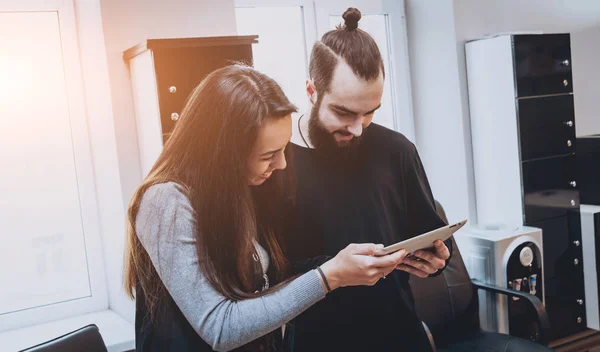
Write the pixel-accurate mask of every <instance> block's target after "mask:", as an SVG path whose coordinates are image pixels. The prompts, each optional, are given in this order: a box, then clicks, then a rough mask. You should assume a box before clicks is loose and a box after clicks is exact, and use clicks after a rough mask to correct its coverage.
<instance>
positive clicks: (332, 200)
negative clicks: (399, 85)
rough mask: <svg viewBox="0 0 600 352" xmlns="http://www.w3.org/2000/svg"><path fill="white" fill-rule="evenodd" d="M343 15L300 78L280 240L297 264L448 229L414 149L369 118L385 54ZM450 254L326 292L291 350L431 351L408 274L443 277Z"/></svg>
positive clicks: (421, 258) (440, 249) (409, 261)
mask: <svg viewBox="0 0 600 352" xmlns="http://www.w3.org/2000/svg"><path fill="white" fill-rule="evenodd" d="M344 19H345V25H344V26H342V27H340V28H338V29H335V30H332V31H330V32H328V33H326V34H325V35H324V36H323V38H322V40H321V41H320V42H317V43H316V44H315V45H314V47H313V50H312V53H311V59H310V68H309V71H310V79H309V80H308V81H307V84H306V91H307V94H308V97H309V99H310V102H311V109H310V112H309V113H308V114H305V115H304V116H302V117H301V118H300V119H299V121H298V126H297V127H298V130H297V131H296V134H295V136H294V138H293V143H292V145H291V146H290V148H291V155H292V158H293V160H294V163H293V164H294V168H293V169H294V170H293V171H288V172H294V173H295V178H296V180H297V187H298V188H297V190H296V204H295V225H294V226H295V230H294V231H292V232H291V233H290V235H289V237H288V238H287V239H286V242H287V243H286V245H287V248H288V255H289V257H290V259H291V260H292V261H293V262H295V263H296V264H297V266H296V267H297V268H302V269H301V270H306V269H309V267H314V266H315V265H318V264H320V263H321V262H322V261H323V260H325V259H327V257H328V256H332V255H335V253H337V252H338V251H339V250H340V249H342V248H344V247H345V246H347V245H348V244H349V243H363V242H371V243H382V244H384V245H390V244H393V243H396V242H398V241H401V240H404V239H407V238H410V237H414V236H416V235H419V234H422V233H424V232H427V231H430V230H433V229H435V228H438V227H441V226H444V225H445V223H444V222H443V220H441V218H440V217H439V216H438V215H437V213H436V209H435V205H434V199H433V196H432V193H431V190H430V187H429V183H428V181H427V177H426V176H425V172H424V170H423V166H422V164H421V161H420V159H419V156H418V153H417V151H416V149H415V146H414V145H413V144H412V143H411V142H410V141H408V140H407V139H406V138H405V137H404V136H403V135H402V134H400V133H397V132H394V131H391V130H389V129H386V128H384V127H382V126H379V125H376V124H372V123H371V122H372V119H373V115H374V113H375V111H376V110H377V109H378V108H379V107H380V105H381V97H382V94H383V82H384V77H385V72H384V68H383V62H382V59H381V54H380V52H379V49H378V47H377V44H376V43H375V41H374V40H373V38H372V37H371V36H369V35H368V34H367V33H366V32H363V31H361V30H360V29H358V28H357V27H358V21H359V19H360V12H359V11H358V10H357V9H352V8H351V9H348V11H346V13H344ZM450 252H451V250H450V249H449V248H448V247H447V246H446V245H445V244H444V243H443V242H441V241H438V242H437V243H436V246H435V248H434V249H433V250H431V251H419V252H417V253H415V256H414V257H409V258H406V259H405V260H404V262H403V263H402V264H400V265H399V267H398V269H399V270H396V271H395V272H394V273H392V274H390V275H388V276H387V278H386V277H385V276H384V275H383V274H382V279H381V280H380V281H379V282H378V283H377V284H376V285H375V286H373V287H347V288H341V289H339V290H336V291H335V292H332V293H331V294H328V296H327V297H326V299H325V300H323V301H322V302H320V303H319V304H317V305H315V306H314V307H313V308H311V309H309V310H308V311H307V312H306V313H304V314H303V315H302V316H300V317H298V318H297V319H296V321H295V322H294V327H293V328H292V330H291V332H290V340H291V341H293V342H292V343H293V350H294V352H304V351H311V352H313V351H394V352H400V351H428V350H429V343H428V342H427V339H426V336H425V333H424V331H423V328H422V325H421V322H420V320H419V319H418V317H417V316H416V313H415V311H414V301H413V297H412V293H411V291H410V287H409V284H408V279H409V274H413V275H416V276H419V277H427V276H429V275H432V274H436V273H439V271H440V270H441V269H443V268H444V267H445V264H446V261H447V259H448V258H449V257H450ZM310 258H312V259H310ZM298 263H303V264H304V266H301V265H298Z"/></svg>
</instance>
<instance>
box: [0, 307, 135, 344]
mask: <svg viewBox="0 0 600 352" xmlns="http://www.w3.org/2000/svg"><path fill="white" fill-rule="evenodd" d="M88 324H96V325H97V326H98V329H100V334H101V335H102V339H103V340H104V343H105V344H106V347H107V349H108V352H122V351H129V350H135V330H134V326H133V325H131V324H130V323H129V322H127V321H126V320H124V319H123V318H121V316H119V315H118V314H117V313H115V312H113V311H111V310H104V311H99V312H95V313H90V314H85V315H80V316H76V317H71V318H67V319H62V320H57V321H53V322H50V323H45V324H40V325H34V326H29V327H26V328H21V329H16V330H10V331H6V332H3V333H0V346H2V350H3V351H20V350H22V349H25V348H28V347H31V346H35V345H37V344H40V343H42V342H45V341H48V340H52V339H54V338H56V337H58V336H61V335H64V334H66V333H68V332H71V331H73V330H77V329H79V328H81V327H83V326H85V325H88Z"/></svg>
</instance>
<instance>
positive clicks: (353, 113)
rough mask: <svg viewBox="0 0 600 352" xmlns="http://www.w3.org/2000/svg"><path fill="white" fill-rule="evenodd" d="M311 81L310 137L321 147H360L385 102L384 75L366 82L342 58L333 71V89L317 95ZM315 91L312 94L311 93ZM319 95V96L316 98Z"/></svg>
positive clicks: (317, 146)
mask: <svg viewBox="0 0 600 352" xmlns="http://www.w3.org/2000/svg"><path fill="white" fill-rule="evenodd" d="M311 85H312V83H310V82H309V86H308V87H307V90H308V92H309V95H312V94H314V95H312V96H310V98H311V102H313V109H312V112H311V117H310V122H309V136H310V140H311V142H312V143H313V145H314V146H315V148H318V149H340V148H347V147H353V146H357V145H358V143H359V140H360V137H361V136H362V133H363V131H364V129H365V128H367V126H369V125H370V124H371V121H372V120H373V114H374V113H375V111H376V110H377V109H378V108H379V106H380V105H381V96H382V95H383V74H382V73H380V75H379V77H378V78H377V79H374V80H371V81H368V82H367V81H366V80H364V79H362V78H361V77H359V76H357V75H356V74H354V72H352V69H351V68H350V66H348V64H346V63H345V62H343V61H341V62H340V63H339V64H338V65H337V67H336V69H335V71H334V74H333V78H332V81H331V85H330V89H329V92H325V93H321V94H322V95H317V94H316V93H315V90H314V85H312V89H311ZM311 93H312V94H311ZM315 96H316V99H315Z"/></svg>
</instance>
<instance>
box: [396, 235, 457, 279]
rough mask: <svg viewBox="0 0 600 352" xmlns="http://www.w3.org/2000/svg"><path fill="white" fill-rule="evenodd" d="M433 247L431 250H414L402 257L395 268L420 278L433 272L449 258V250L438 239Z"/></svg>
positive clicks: (440, 267)
mask: <svg viewBox="0 0 600 352" xmlns="http://www.w3.org/2000/svg"><path fill="white" fill-rule="evenodd" d="M433 247H434V250H433V251H424V250H420V251H416V252H414V253H413V254H412V255H411V256H408V257H406V258H404V260H403V261H402V263H401V264H399V265H398V266H397V267H396V268H397V269H398V270H402V271H406V272H407V273H409V274H413V275H415V276H418V277H420V278H426V277H428V276H429V275H431V274H435V273H436V272H437V271H438V270H440V269H443V268H444V267H445V266H446V260H447V259H448V258H450V251H449V250H448V247H446V245H445V244H444V242H442V241H440V240H437V241H435V242H434V243H433Z"/></svg>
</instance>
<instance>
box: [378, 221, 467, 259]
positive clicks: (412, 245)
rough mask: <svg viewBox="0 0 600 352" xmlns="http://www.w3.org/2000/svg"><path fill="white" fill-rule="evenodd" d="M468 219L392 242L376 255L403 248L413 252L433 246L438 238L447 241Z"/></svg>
mask: <svg viewBox="0 0 600 352" xmlns="http://www.w3.org/2000/svg"><path fill="white" fill-rule="evenodd" d="M466 223H467V220H463V221H461V222H457V223H456V224H452V225H447V226H444V227H440V228H439V229H436V230H433V231H429V232H427V233H424V234H422V235H419V236H416V237H413V238H409V239H407V240H404V241H402V242H398V243H396V244H392V245H391V246H387V247H385V248H382V249H380V250H379V251H377V253H375V255H376V256H383V255H386V254H390V253H394V252H397V251H399V250H401V249H405V250H406V253H407V254H411V253H413V252H415V251H418V250H419V249H427V248H433V242H435V241H436V240H441V241H445V240H447V239H449V238H450V237H452V235H454V233H455V232H456V231H458V230H459V229H460V228H461V227H463V226H465V224H466Z"/></svg>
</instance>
